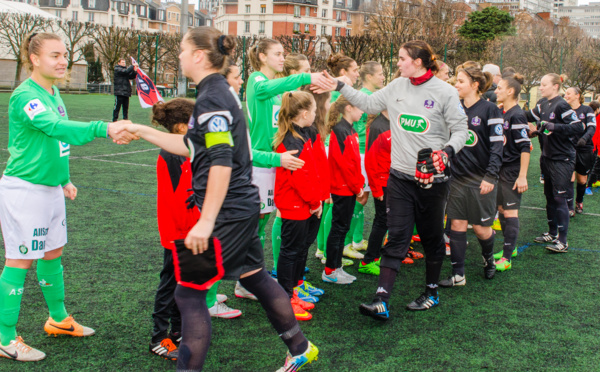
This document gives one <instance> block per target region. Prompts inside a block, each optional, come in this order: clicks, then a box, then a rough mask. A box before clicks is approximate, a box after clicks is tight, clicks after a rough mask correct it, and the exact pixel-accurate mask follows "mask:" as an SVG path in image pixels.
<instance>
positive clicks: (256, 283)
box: [240, 269, 308, 356]
mask: <svg viewBox="0 0 600 372" xmlns="http://www.w3.org/2000/svg"><path fill="white" fill-rule="evenodd" d="M240 283H241V284H242V285H243V286H244V288H246V289H247V290H249V291H250V292H252V293H254V295H255V296H256V298H257V299H258V301H259V302H260V304H261V306H262V307H263V309H265V312H266V313H267V318H268V319H269V321H270V322H271V324H272V325H273V328H275V331H277V334H279V336H280V337H281V339H282V340H283V342H284V343H285V345H286V346H287V347H288V349H289V351H290V354H292V356H294V355H299V354H302V353H303V352H304V351H306V348H307V347H308V340H307V339H306V337H304V334H303V333H302V331H301V330H300V326H299V325H298V321H297V320H296V316H295V315H294V311H293V310H292V305H291V304H290V298H289V296H288V295H287V294H286V293H285V291H284V289H283V288H281V286H280V285H279V284H278V283H277V282H276V281H274V280H273V279H272V278H271V277H270V276H269V274H267V272H266V270H265V269H262V270H260V271H259V272H257V273H256V274H253V275H250V276H247V277H245V278H240Z"/></svg>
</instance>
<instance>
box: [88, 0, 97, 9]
mask: <svg viewBox="0 0 600 372" xmlns="http://www.w3.org/2000/svg"><path fill="white" fill-rule="evenodd" d="M88 7H90V9H94V8H96V0H88Z"/></svg>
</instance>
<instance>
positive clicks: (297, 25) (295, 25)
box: [294, 23, 300, 32]
mask: <svg viewBox="0 0 600 372" xmlns="http://www.w3.org/2000/svg"><path fill="white" fill-rule="evenodd" d="M294 32H300V23H294Z"/></svg>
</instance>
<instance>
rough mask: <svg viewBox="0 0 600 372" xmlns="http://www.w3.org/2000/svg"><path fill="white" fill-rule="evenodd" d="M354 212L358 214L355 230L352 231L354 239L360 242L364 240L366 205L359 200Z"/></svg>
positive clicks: (355, 241)
mask: <svg viewBox="0 0 600 372" xmlns="http://www.w3.org/2000/svg"><path fill="white" fill-rule="evenodd" d="M354 213H356V215H357V216H356V225H354V232H353V233H352V241H353V242H354V243H356V244H359V243H362V241H363V230H364V229H365V206H364V205H362V204H360V203H358V202H357V203H356V206H355V208H354Z"/></svg>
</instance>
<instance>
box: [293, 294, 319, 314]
mask: <svg viewBox="0 0 600 372" xmlns="http://www.w3.org/2000/svg"><path fill="white" fill-rule="evenodd" d="M293 303H296V304H297V305H298V306H300V307H301V308H303V309H304V310H312V309H314V308H315V304H313V303H311V302H306V301H303V300H301V299H300V298H299V297H298V294H297V293H294V296H292V304H293Z"/></svg>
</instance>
